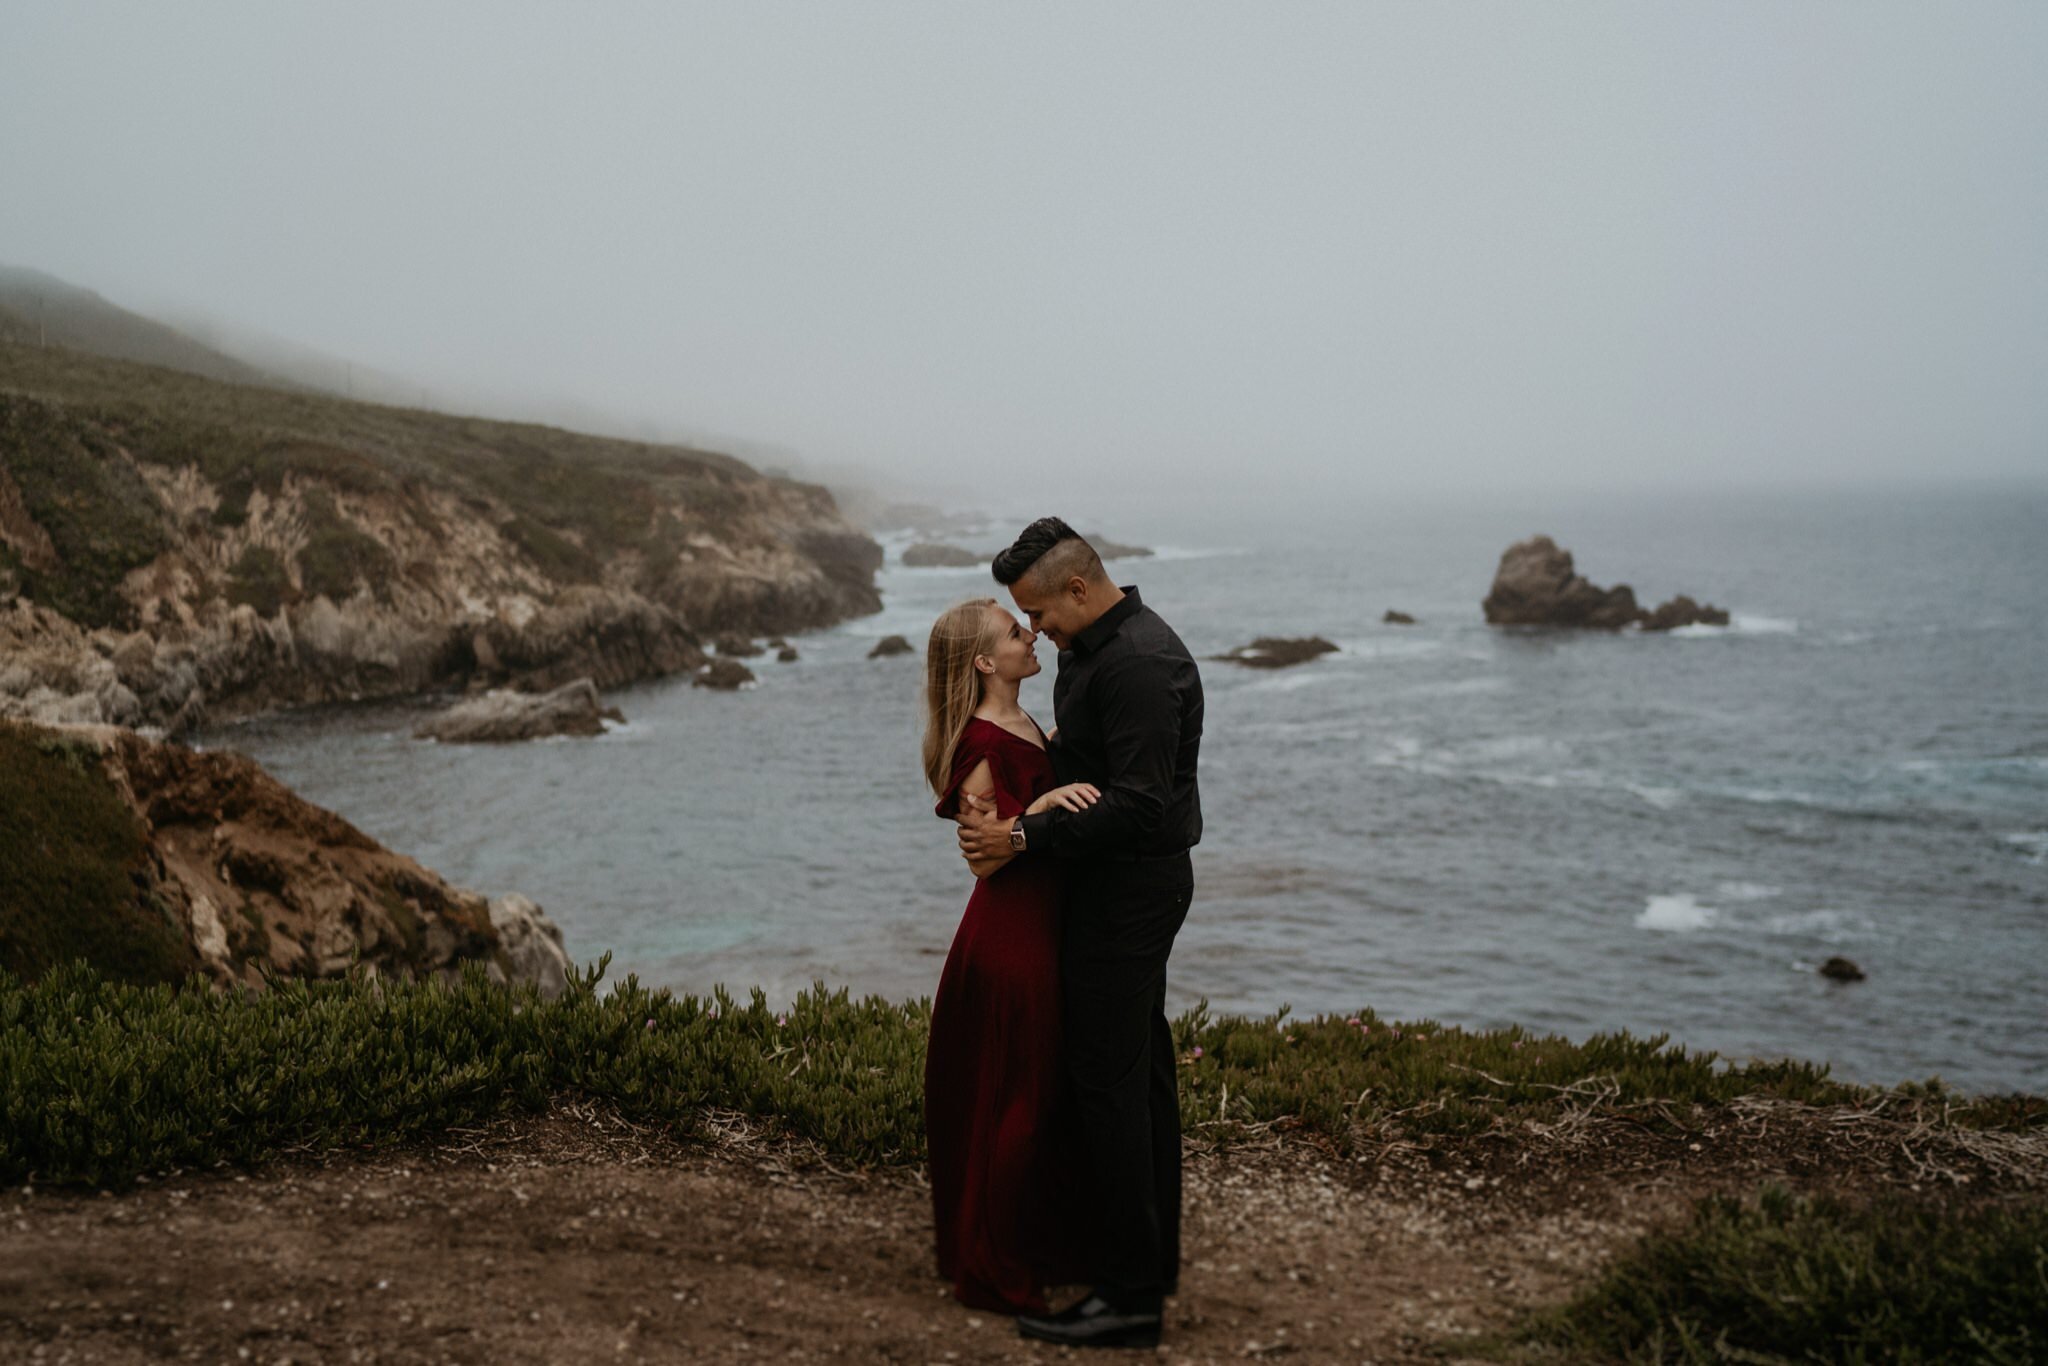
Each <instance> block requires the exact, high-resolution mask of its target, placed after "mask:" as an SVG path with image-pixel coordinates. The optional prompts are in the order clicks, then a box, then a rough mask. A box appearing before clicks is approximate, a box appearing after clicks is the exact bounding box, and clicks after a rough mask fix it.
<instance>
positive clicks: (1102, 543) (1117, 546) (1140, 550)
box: [1081, 535, 1152, 560]
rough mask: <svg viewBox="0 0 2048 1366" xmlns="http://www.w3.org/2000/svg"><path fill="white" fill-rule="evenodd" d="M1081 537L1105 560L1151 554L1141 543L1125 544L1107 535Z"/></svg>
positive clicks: (1147, 556) (1141, 557)
mask: <svg viewBox="0 0 2048 1366" xmlns="http://www.w3.org/2000/svg"><path fill="white" fill-rule="evenodd" d="M1081 539H1082V540H1084V541H1086V542H1088V544H1089V545H1092V546H1094V547H1095V553H1096V554H1097V555H1099V556H1101V557H1102V558H1103V559H1105V560H1142V559H1147V558H1149V557H1150V556H1151V554H1152V552H1151V551H1150V550H1148V549H1147V548H1146V547H1144V546H1142V545H1125V544H1124V543H1123V542H1121V541H1112V540H1110V539H1109V537H1107V536H1094V535H1087V536H1083V537H1082V538H1081Z"/></svg>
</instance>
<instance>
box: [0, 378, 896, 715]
mask: <svg viewBox="0 0 2048 1366" xmlns="http://www.w3.org/2000/svg"><path fill="white" fill-rule="evenodd" d="M881 560H882V551H881V547H880V546H878V545H877V544H876V543H875V542H874V541H873V540H871V539H869V538H868V537H867V536H866V535H864V534H862V533H861V532H859V531H857V530H855V529H854V528H853V527H852V526H850V525H849V524H847V523H846V522H845V521H844V520H843V519H841V517H840V516H839V514H838V512H837V510H836V508H835V506H834V504H833V501H832V498H831V495H830V494H828V493H827V492H826V491H825V490H824V489H822V488H819V487H816V486H813V485H808V484H801V483H796V482H793V481H790V480H786V479H778V478H769V477H765V476H763V475H761V474H759V473H757V472H756V471H754V470H753V469H751V468H749V467H748V466H746V465H744V464H742V463H741V462H739V461H737V460H734V459H732V458H730V457H728V456H723V455H719V454H716V453H714V452H709V451H697V450H689V449H685V448H681V447H665V446H650V445H644V444H641V443H636V442H629V441H617V440H610V439H604V438H598V437H591V436H584V435H580V434H577V433H573V432H565V431H557V430H553V429H550V428H544V427H537V426H531V425H524V424H518V423H503V422H486V421H482V420H478V419H468V418H457V417H450V416H447V415H444V414H438V413H428V412H420V411H413V410H404V409H395V408H383V407H377V406H374V405H370V404H361V403H350V402H347V401H345V400H342V399H335V398H327V397H323V396H319V395H314V394H304V393H287V392H281V391H277V390H269V389H261V388H256V387H253V386H245V385H234V384H226V383H222V382H219V381H214V380H208V379H202V378H199V377H196V376H190V375H182V374H176V373H173V372H170V371H164V370H156V369H152V368H149V367H145V366H137V365H131V364H127V363H124V362H116V361H109V360H102V359H98V358H94V357H91V356H86V355H82V354H79V353H76V352H66V351H48V352H45V351H41V350H38V349H36V348H32V347H23V346H18V345H13V344H9V343H7V342H5V341H0V715H14V716H21V717H26V718H31V719H38V720H44V721H51V722H101V723H112V724H119V725H128V726H153V727H161V728H162V729H164V730H165V731H167V732H169V733H172V734H177V733H180V732H182V731H184V730H186V729H188V728H190V727H192V726H194V725H197V724H200V723H201V722H202V720H205V721H213V722H218V721H221V720H225V719H229V718H233V717H237V716H243V715H248V714H252V713H256V712H262V711H266V710H269V709H272V708H275V707H282V706H296V705H303V704H307V703H318V702H329V701H340V700H350V699H355V698H365V697H393V696H402V695H406V694H412V693H420V692H428V691H461V690H465V689H471V690H473V689H477V688H482V687H514V688H519V689H522V690H526V691H544V690H547V689H552V688H557V687H560V686H562V685H564V684H566V683H569V682H571V681H573V680H575V679H577V678H580V677H586V676H587V677H589V678H591V679H592V680H594V681H595V683H596V684H597V686H598V687H600V688H609V687H614V686H618V685H620V684H623V683H626V682H629V681H633V680H636V679H641V678H647V677H652V676H658V675H662V674H670V673H677V672H684V671H689V670H694V669H696V668H698V667H699V666H700V665H701V664H702V663H703V660H704V649H703V641H704V640H705V639H706V638H708V637H711V636H714V635H716V634H717V633H720V632H740V633H744V634H772V633H775V632H779V631H793V630H800V629H807V628H813V627H818V626H824V625H829V624H832V623H834V622H837V621H840V620H844V619H845V618H847V617H850V616H857V615H861V614H864V613H867V612H872V611H874V610H876V609H877V608H879V606H880V598H879V596H878V595H877V594H876V592H875V589H874V586H873V576H874V572H875V570H876V569H877V568H879V567H880V565H881Z"/></svg>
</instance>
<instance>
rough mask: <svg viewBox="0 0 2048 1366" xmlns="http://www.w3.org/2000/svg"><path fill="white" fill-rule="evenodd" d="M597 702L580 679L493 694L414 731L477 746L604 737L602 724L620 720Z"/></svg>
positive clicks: (458, 706) (419, 737)
mask: <svg viewBox="0 0 2048 1366" xmlns="http://www.w3.org/2000/svg"><path fill="white" fill-rule="evenodd" d="M625 719H626V718H625V716H624V715H622V714H621V713H620V712H619V710H618V708H616V707H607V706H605V705H604V703H603V701H601V700H600V699H599V697H598V693H597V684H595V683H593V682H591V681H590V680H589V679H587V678H579V679H577V680H576V681H575V682H574V683H567V684H564V685H563V686H561V687H559V688H557V689H555V690H554V691H553V692H547V693H520V692H512V691H509V690H506V689H494V690H493V691H491V692H487V693H485V694H483V696H481V697H472V698H468V699H466V700H464V701H461V702H458V703H456V704H455V705H454V706H452V707H450V708H449V709H448V710H446V711H444V712H442V713H441V714H440V715H439V716H435V717H432V718H430V719H429V720H426V721H423V722H421V723H420V725H419V726H418V727H416V728H415V729H414V730H413V738H414V739H416V740H439V741H441V742H443V743H444V744H477V743H483V742H504V741H511V740H537V739H539V738H541V737H542V736H546V735H602V734H604V731H605V724H604V723H605V722H607V721H624V720H625Z"/></svg>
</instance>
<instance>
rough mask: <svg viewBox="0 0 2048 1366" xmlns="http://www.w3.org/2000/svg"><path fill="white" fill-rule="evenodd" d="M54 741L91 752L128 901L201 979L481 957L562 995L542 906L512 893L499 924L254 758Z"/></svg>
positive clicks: (326, 973) (248, 982) (137, 740)
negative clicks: (125, 833) (119, 841)
mask: <svg viewBox="0 0 2048 1366" xmlns="http://www.w3.org/2000/svg"><path fill="white" fill-rule="evenodd" d="M57 734H58V735H59V736H60V737H61V738H62V739H63V741H64V742H65V743H68V744H73V745H83V746H85V747H86V748H87V749H88V751H89V752H92V753H95V754H96V755H97V760H98V764H99V767H100V771H101V772H102V774H103V775H104V777H105V779H106V780H107V781H108V782H109V783H110V784H111V785H112V786H113V788H114V790H115V791H116V792H117V793H118V794H119V795H120V797H121V799H122V800H123V801H124V802H126V803H127V805H129V806H130V807H131V808H132V809H133V810H134V811H135V813H136V814H137V816H138V817H139V818H140V824H141V829H142V831H143V832H144V837H145V840H146V849H145V857H144V866H143V867H142V869H141V870H140V872H139V873H138V874H137V876H138V877H139V879H140V881H139V882H138V883H137V895H138V896H140V897H142V898H144V900H146V901H147V902H148V904H150V905H152V906H153V907H155V908H157V910H158V911H160V912H161V913H162V914H163V915H165V916H168V917H169V918H170V919H171V921H172V922H173V923H174V924H175V925H176V926H178V927H180V928H181V930H182V932H183V933H184V934H185V936H186V937H187V939H188V942H189V943H190V945H191V948H192V950H193V951H194V953H195V954H196V957H197V960H198V964H199V971H200V972H202V973H203V974H204V975H205V976H206V977H208V978H209V979H210V980H212V981H214V982H216V983H218V984H220V985H223V986H228V985H243V986H250V987H259V988H260V987H261V986H262V985H263V977H264V974H265V973H266V972H268V973H270V974H273V975H275V976H279V977H302V978H330V977H339V976H341V975H343V974H345V973H347V972H348V971H349V970H350V967H351V965H352V964H358V963H360V965H361V967H362V969H363V970H364V971H367V972H370V973H372V974H382V975H387V976H392V977H400V978H407V979H416V978H425V977H439V978H443V979H453V978H455V977H456V976H458V975H459V973H460V971H461V969H462V966H463V965H464V964H465V963H470V962H480V963H483V964H485V965H486V970H487V971H488V972H489V973H490V975H491V976H492V977H493V978H494V979H496V980H507V981H534V982H539V983H540V984H541V985H542V986H543V987H547V986H548V985H549V984H550V983H556V984H557V989H559V976H560V972H562V971H566V969H565V968H562V967H561V964H562V963H563V962H566V955H565V954H562V953H561V934H560V931H559V930H557V929H555V927H554V926H553V925H552V923H551V922H549V921H548V920H547V917H546V915H545V914H543V913H542V912H541V911H540V909H539V908H538V907H535V906H533V905H532V903H531V902H525V901H524V899H523V898H520V899H518V900H519V901H520V902H522V903H523V904H522V906H521V907H519V908H517V910H516V912H509V911H508V912H507V914H506V917H505V918H506V920H507V923H508V925H511V926H512V928H511V929H509V930H501V929H500V928H499V927H498V926H497V925H496V924H495V923H494V917H493V914H492V908H491V906H490V905H489V904H488V903H487V902H486V901H485V899H484V898H483V897H481V896H479V895H477V894H476V893H474V892H470V891H465V890H463V889H462V888H459V887H454V886H451V885H450V884H449V883H447V882H446V881H444V880H442V879H441V878H440V877H439V876H437V875H436V874H435V873H433V872H432V871H430V870H428V869H426V868H423V867H421V866H420V865H419V864H418V863H417V862H415V861H414V860H412V859H410V858H407V857H406V856H405V855H403V854H397V853H393V852H392V851H391V850H389V849H386V848H384V847H383V846H382V845H380V844H378V843H377V842H376V841H375V840H373V839H371V838H370V837H369V836H367V835H365V834H364V833H363V832H362V831H360V830H358V829H356V828H355V827H354V826H353V825H351V824H349V823H348V822H347V821H345V820H343V819H342V818H341V817H339V816H337V815H335V814H334V813H333V812H331V811H327V810H325V809H323V808H321V807H318V806H315V805H313V804H312V803H311V802H308V801H306V800H304V799H303V798H301V797H299V796H298V795H296V794H295V793H293V792H292V791H291V790H290V789H289V788H287V787H285V786H284V785H283V784H282V783H280V782H278V781H277V780H276V779H275V778H273V777H271V776H270V775H269V774H268V773H266V772H265V771H264V770H263V769H262V768H261V767H260V766H258V765H257V764H256V763H255V762H254V761H253V760H251V759H247V758H244V757H243V756H241V755H238V754H232V753H227V752H224V751H215V752H206V753H200V752H196V751H193V750H190V749H187V748H185V747H184V746H182V745H176V744H169V743H162V742H157V741H152V740H149V739H147V738H145V737H143V736H140V735H137V734H136V733H134V732H133V731H128V730H121V729H117V728H113V727H106V726H91V727H73V728H66V729H64V730H62V731H60V732H57ZM143 884H146V885H143ZM508 939H509V942H508ZM536 939H538V940H544V941H546V944H540V945H538V946H536V943H535V941H536ZM547 944H551V945H552V946H553V948H552V950H550V949H549V948H548V947H547ZM514 947H517V948H518V949H519V952H517V953H516V954H515V953H514V952H513V951H512V950H513V948H514ZM557 955H559V957H557ZM550 964H552V966H550Z"/></svg>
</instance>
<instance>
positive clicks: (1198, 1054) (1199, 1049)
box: [1195, 1044, 1202, 1058]
mask: <svg viewBox="0 0 2048 1366" xmlns="http://www.w3.org/2000/svg"><path fill="white" fill-rule="evenodd" d="M1195 1056H1196V1057H1198V1058H1199V1057H1201V1056H1202V1046H1201V1045H1200V1044H1196V1045H1195Z"/></svg>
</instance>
